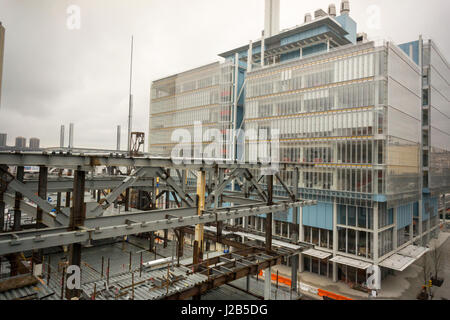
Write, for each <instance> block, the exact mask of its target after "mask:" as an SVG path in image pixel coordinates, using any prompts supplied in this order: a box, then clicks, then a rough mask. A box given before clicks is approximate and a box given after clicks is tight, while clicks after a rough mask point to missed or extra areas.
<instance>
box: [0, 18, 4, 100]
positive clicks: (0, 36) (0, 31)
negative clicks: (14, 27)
mask: <svg viewBox="0 0 450 320" xmlns="http://www.w3.org/2000/svg"><path fill="white" fill-rule="evenodd" d="M4 48H5V28H4V27H3V26H2V23H1V22H0V105H1V98H2V74H3V49H4Z"/></svg>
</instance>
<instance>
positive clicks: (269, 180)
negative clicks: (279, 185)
mask: <svg viewBox="0 0 450 320" xmlns="http://www.w3.org/2000/svg"><path fill="white" fill-rule="evenodd" d="M267 195H268V197H267V205H269V206H271V205H273V175H268V176H267ZM272 222H273V221H272V212H270V213H268V214H267V215H266V251H272Z"/></svg>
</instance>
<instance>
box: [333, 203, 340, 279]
mask: <svg viewBox="0 0 450 320" xmlns="http://www.w3.org/2000/svg"><path fill="white" fill-rule="evenodd" d="M337 212H338V205H337V201H336V200H334V203H333V257H336V255H337V253H338V248H339V247H338V244H339V239H338V231H337V220H338V219H337ZM337 281H338V265H337V263H336V262H333V282H337Z"/></svg>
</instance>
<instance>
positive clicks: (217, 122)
mask: <svg viewBox="0 0 450 320" xmlns="http://www.w3.org/2000/svg"><path fill="white" fill-rule="evenodd" d="M233 84H234V64H233V63H230V62H227V63H222V64H221V63H218V62H217V63H213V64H210V65H207V66H204V67H200V68H197V69H194V70H190V71H187V72H184V73H181V74H178V75H174V76H171V77H168V78H165V79H161V80H158V81H154V82H153V83H152V88H151V104H150V136H149V141H150V144H149V152H150V153H152V154H154V155H158V156H164V157H170V156H171V152H172V149H173V147H174V146H175V145H176V144H178V142H179V141H174V139H172V134H173V133H174V131H175V130H177V129H179V130H183V131H184V130H185V131H184V132H185V134H184V135H185V136H186V137H189V138H193V137H194V124H195V122H201V125H202V127H203V132H207V129H216V130H219V131H220V132H221V133H222V134H224V135H225V134H226V130H227V129H228V130H229V129H230V128H231V123H232V118H231V112H232V104H233V101H234V100H233V99H234V87H233ZM183 131H179V132H181V133H183ZM211 131H212V130H210V131H209V132H211ZM212 139H213V137H206V136H205V137H203V139H199V140H203V143H204V144H207V143H211V142H212ZM223 141H224V145H223V148H222V150H223V149H225V147H226V146H225V142H226V138H224V139H223ZM189 143H192V144H194V143H201V142H197V141H195V142H194V141H191V140H189ZM193 149H194V148H192V150H193ZM192 152H193V151H192ZM225 155H226V154H225V153H223V154H220V155H216V157H219V158H220V157H225ZM183 156H185V157H190V156H191V155H183Z"/></svg>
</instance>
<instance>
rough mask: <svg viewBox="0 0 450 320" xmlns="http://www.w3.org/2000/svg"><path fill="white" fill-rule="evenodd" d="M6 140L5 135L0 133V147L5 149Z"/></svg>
mask: <svg viewBox="0 0 450 320" xmlns="http://www.w3.org/2000/svg"><path fill="white" fill-rule="evenodd" d="M6 138H8V135H7V134H6V133H0V147H6Z"/></svg>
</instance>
